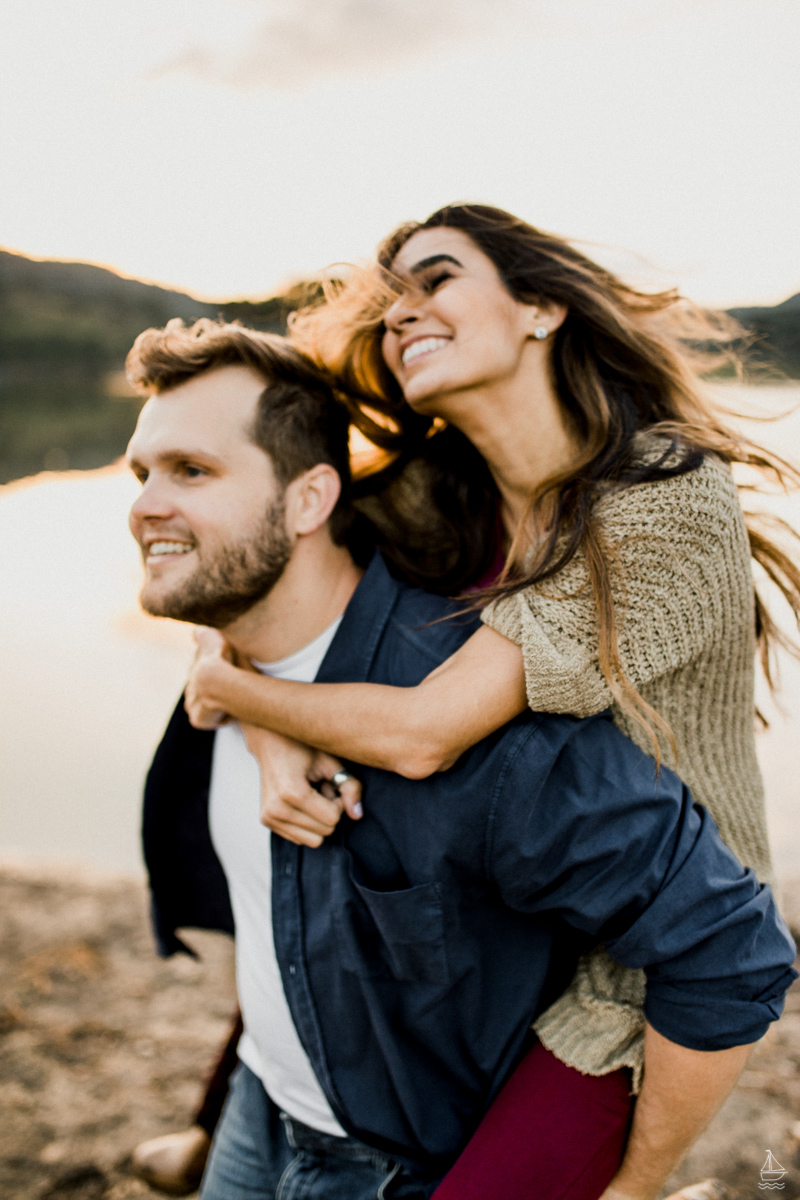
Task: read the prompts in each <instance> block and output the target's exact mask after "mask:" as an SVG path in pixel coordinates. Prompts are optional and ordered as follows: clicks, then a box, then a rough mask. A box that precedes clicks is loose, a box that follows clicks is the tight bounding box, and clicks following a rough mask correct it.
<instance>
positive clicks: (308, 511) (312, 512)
mask: <svg viewBox="0 0 800 1200" xmlns="http://www.w3.org/2000/svg"><path fill="white" fill-rule="evenodd" d="M341 491H342V481H341V479H340V478H339V473H338V471H336V470H335V469H334V468H333V467H332V466H330V464H329V463H317V465H316V466H315V467H312V468H311V470H310V471H305V472H304V473H303V474H302V475H298V477H297V479H293V480H292V482H291V483H290V484H289V486H288V487H287V489H286V496H285V503H286V530H287V532H288V534H289V536H290V537H291V536H295V537H304V536H307V535H308V534H310V533H316V531H317V530H318V529H321V528H322V526H323V525H324V524H325V522H326V521H327V520H328V517H329V516H330V515H331V513H332V512H333V510H334V508H335V507H336V501H337V500H338V499H339V496H340V494H341Z"/></svg>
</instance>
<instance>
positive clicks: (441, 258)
mask: <svg viewBox="0 0 800 1200" xmlns="http://www.w3.org/2000/svg"><path fill="white" fill-rule="evenodd" d="M440 262H451V263H454V264H455V265H456V266H457V267H461V269H462V271H463V269H464V266H463V263H460V262H459V261H458V259H457V258H453V256H452V254H432V255H431V256H430V258H423V259H420V261H419V262H418V263H417V265H416V266H414V267H412V268H411V274H412V275H418V274H419V273H420V271H424V270H425V269H426V267H432V266H433V265H434V263H440Z"/></svg>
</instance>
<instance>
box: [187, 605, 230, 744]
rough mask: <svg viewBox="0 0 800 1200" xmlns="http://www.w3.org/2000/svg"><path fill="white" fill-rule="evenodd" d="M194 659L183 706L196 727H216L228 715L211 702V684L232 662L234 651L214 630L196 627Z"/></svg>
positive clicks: (212, 685) (212, 687)
mask: <svg viewBox="0 0 800 1200" xmlns="http://www.w3.org/2000/svg"><path fill="white" fill-rule="evenodd" d="M194 640H195V645H196V647H197V649H196V650H195V655H194V662H193V663H192V669H191V671H190V672H189V681H188V683H187V684H186V694H185V696H184V698H183V705H184V708H185V709H186V712H187V713H188V716H189V720H190V722H191V724H192V725H194V727H195V729H219V727H220V725H224V724H225V722H226V721H227V720H228V714H227V713H226V712H224V711H223V710H222V709H220V708H218V707H217V706H216V705H215V703H214V701H213V698H212V697H213V691H214V685H215V684H216V682H217V680H218V679H219V675H220V671H224V670H225V669H226V667H227V668H229V667H230V666H231V665H232V663H233V650H232V648H231V647H230V646H229V645H228V643H227V642H226V641H225V638H224V637H223V636H222V634H221V633H219V632H218V631H217V630H216V629H207V628H206V627H205V626H202V625H200V626H198V627H197V628H196V629H195V631H194Z"/></svg>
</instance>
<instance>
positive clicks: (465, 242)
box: [383, 228, 554, 413]
mask: <svg viewBox="0 0 800 1200" xmlns="http://www.w3.org/2000/svg"><path fill="white" fill-rule="evenodd" d="M392 270H393V272H394V273H395V274H396V275H397V276H398V277H399V279H400V280H401V281H402V290H401V292H400V295H399V296H398V298H397V299H396V300H395V302H394V303H393V304H392V306H391V308H389V310H388V311H387V313H386V316H385V318H384V323H385V326H386V332H385V334H384V336H383V356H384V358H385V360H386V364H387V366H388V367H389V370H390V371H391V372H392V374H393V375H394V376H395V378H396V379H397V381H398V383H399V384H400V386H401V388H402V389H403V394H404V396H405V398H406V400H407V401H408V403H409V404H410V405H411V407H412V408H414V409H418V410H419V411H421V412H428V413H435V412H436V411H437V405H436V403H435V401H436V398H437V397H438V398H444V397H445V396H447V395H451V394H452V393H454V392H464V391H465V390H470V389H473V388H481V387H486V386H487V385H488V386H491V385H493V384H498V383H502V382H503V381H505V380H508V381H512V380H513V378H514V376H515V375H516V374H517V372H518V371H519V369H520V364H521V362H522V359H523V356H524V355H525V353H526V348H527V347H528V346H529V345H530V339H531V337H532V334H533V330H534V328H535V327H536V325H538V324H542V322H543V317H542V315H541V314H542V312H543V310H542V309H541V308H536V307H535V306H533V305H529V304H522V303H521V302H520V301H518V300H515V299H514V297H513V296H512V295H511V294H510V292H509V291H508V289H507V288H506V287H505V285H504V283H503V281H502V280H501V278H500V275H499V274H498V271H497V268H496V267H495V265H494V263H493V262H492V260H491V259H490V258H488V257H487V255H485V254H484V253H483V251H482V250H480V249H479V248H478V246H477V245H476V244H475V243H474V242H473V241H472V239H471V238H469V237H468V236H467V235H466V234H465V233H462V231H461V230H460V229H447V228H442V229H422V230H420V231H419V232H418V233H415V234H414V235H413V236H412V237H410V238H409V240H408V241H407V242H406V243H405V245H404V246H403V247H402V249H401V250H400V252H399V253H398V255H397V257H396V258H395V260H394V262H393V264H392ZM551 323H552V322H551ZM553 324H554V323H553ZM536 350H537V352H542V351H543V350H544V347H543V346H542V345H541V343H539V344H537V345H536Z"/></svg>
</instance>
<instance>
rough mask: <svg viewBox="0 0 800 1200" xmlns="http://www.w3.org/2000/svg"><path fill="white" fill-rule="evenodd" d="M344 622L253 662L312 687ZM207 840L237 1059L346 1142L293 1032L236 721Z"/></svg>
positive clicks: (216, 763)
mask: <svg viewBox="0 0 800 1200" xmlns="http://www.w3.org/2000/svg"><path fill="white" fill-rule="evenodd" d="M341 619H342V618H341V617H339V619H338V620H336V621H334V623H333V624H332V625H329V626H328V628H327V629H326V630H325V632H324V633H321V634H320V636H319V637H318V638H315V639H314V641H313V642H310V643H309V645H307V646H304V647H303V649H302V650H298V651H297V653H296V654H292V655H291V656H290V657H289V658H284V659H281V660H280V662H275V663H254V664H253V665H254V666H255V667H256V668H257V669H258V670H259V671H261V672H262V673H263V674H265V675H272V676H274V677H275V678H276V679H294V680H299V681H300V682H303V683H310V682H311V681H312V680H314V679H315V678H316V675H317V671H318V670H319V668H320V665H321V663H322V660H323V658H324V657H325V655H326V653H327V651H328V647H329V646H330V644H331V642H332V641H333V637H334V634H335V633H336V630H337V629H338V628H339V625H340V623H341ZM209 822H210V826H211V840H212V842H213V843H214V849H215V850H216V852H217V856H218V858H219V860H220V862H221V863H222V866H223V869H224V871H225V875H226V877H227V880H228V888H229V891H230V896H231V905H232V908H233V917H234V921H235V923H236V984H237V988H238V991H239V1004H240V1005H241V1009H242V1018H243V1020H244V1033H243V1034H242V1037H241V1039H240V1041H239V1051H238V1053H239V1058H240V1059H241V1060H242V1062H243V1063H245V1065H246V1066H248V1067H249V1068H250V1070H251V1071H252V1072H253V1073H254V1074H255V1075H257V1076H258V1078H259V1079H260V1080H261V1082H262V1083H263V1084H264V1087H265V1089H266V1091H267V1093H268V1094H269V1096H270V1097H271V1098H272V1100H273V1101H274V1103H275V1104H277V1106H278V1107H279V1108H281V1109H283V1110H284V1111H285V1112H287V1113H288V1114H289V1116H291V1117H295V1118H296V1119H297V1120H298V1121H302V1122H303V1123H304V1124H306V1125H310V1126H311V1128H312V1129H319V1130H321V1131H322V1132H323V1133H329V1134H332V1135H333V1136H335V1137H346V1136H347V1135H346V1133H345V1131H344V1129H342V1127H341V1125H340V1124H339V1122H338V1121H337V1120H336V1118H335V1117H334V1115H333V1113H332V1111H331V1108H330V1105H329V1104H328V1101H327V1100H326V1099H325V1094H324V1092H323V1091H322V1088H321V1087H320V1085H319V1083H318V1081H317V1077H316V1075H315V1074H314V1070H313V1068H312V1066H311V1063H310V1061H309V1058H308V1055H307V1054H306V1052H305V1050H304V1049H303V1047H302V1044H301V1042H300V1038H299V1037H298V1035H297V1030H296V1029H295V1027H294V1022H293V1021H292V1016H291V1013H290V1011H289V1005H288V1004H287V1002H286V995H285V993H284V990H283V983H282V981H281V974H280V968H279V967H278V960H277V957H276V955H275V944H274V942H273V937H272V857H271V845H270V838H271V836H272V835H271V833H270V831H269V830H268V829H266V828H265V827H264V826H263V825H262V824H261V780H260V776H259V770H258V763H257V762H256V760H255V758H253V756H252V754H251V753H250V751H249V750H248V749H247V744H246V742H245V740H244V735H243V733H242V731H241V728H240V726H239V725H238V724H237V723H236V722H233V721H232V722H230V723H229V724H228V725H223V726H222V728H221V729H219V730H217V734H216V737H215V739H214V757H213V763H212V768H211V793H210V800H209Z"/></svg>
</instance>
